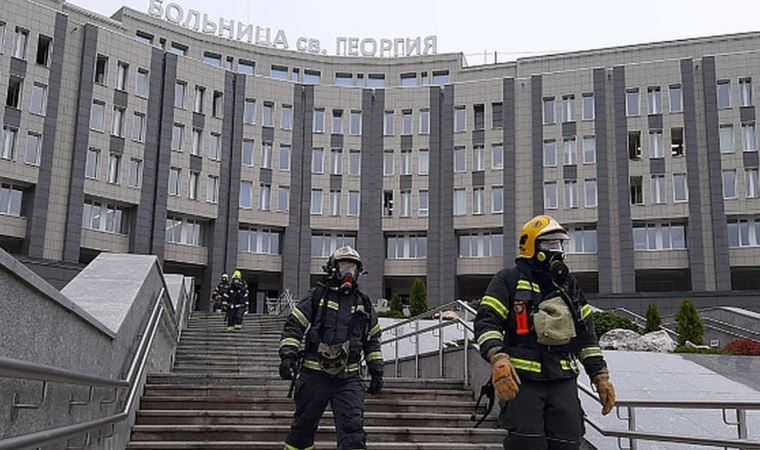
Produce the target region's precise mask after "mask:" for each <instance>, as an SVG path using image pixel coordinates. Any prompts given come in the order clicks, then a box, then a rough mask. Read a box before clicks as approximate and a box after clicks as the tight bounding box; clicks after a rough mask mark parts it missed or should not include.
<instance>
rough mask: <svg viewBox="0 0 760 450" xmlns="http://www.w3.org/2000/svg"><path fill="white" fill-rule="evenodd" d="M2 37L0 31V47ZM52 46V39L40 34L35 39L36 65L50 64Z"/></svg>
mask: <svg viewBox="0 0 760 450" xmlns="http://www.w3.org/2000/svg"><path fill="white" fill-rule="evenodd" d="M2 43H3V37H2V32H1V31H0V46H2ZM52 45H53V39H52V38H50V37H47V36H44V35H42V34H40V35H39V37H38V39H37V58H36V62H37V64H39V65H41V66H47V65H48V63H50V47H51V46H52Z"/></svg>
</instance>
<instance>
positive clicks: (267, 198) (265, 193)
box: [259, 183, 272, 211]
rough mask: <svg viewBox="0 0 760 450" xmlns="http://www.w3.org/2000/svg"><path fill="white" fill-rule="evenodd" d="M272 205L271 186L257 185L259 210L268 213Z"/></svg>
mask: <svg viewBox="0 0 760 450" xmlns="http://www.w3.org/2000/svg"><path fill="white" fill-rule="evenodd" d="M271 205H272V186H271V185H269V184H264V183H262V184H260V185H259V210H261V211H269V210H270V209H271Z"/></svg>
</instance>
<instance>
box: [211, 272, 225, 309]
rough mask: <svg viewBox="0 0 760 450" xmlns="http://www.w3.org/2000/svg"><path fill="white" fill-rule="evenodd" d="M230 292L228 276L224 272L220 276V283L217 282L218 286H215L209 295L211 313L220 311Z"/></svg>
mask: <svg viewBox="0 0 760 450" xmlns="http://www.w3.org/2000/svg"><path fill="white" fill-rule="evenodd" d="M229 290H230V276H229V275H227V272H224V273H223V274H222V281H220V282H219V284H217V285H216V287H215V288H214V292H213V293H212V294H211V303H212V308H211V310H212V311H213V312H217V311H221V310H222V309H223V308H222V302H223V301H224V300H225V299H226V298H227V297H228V294H229Z"/></svg>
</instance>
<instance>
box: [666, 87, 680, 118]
mask: <svg viewBox="0 0 760 450" xmlns="http://www.w3.org/2000/svg"><path fill="white" fill-rule="evenodd" d="M669 90H670V112H672V113H677V112H683V95H682V93H681V85H680V84H671V85H670V88H669Z"/></svg>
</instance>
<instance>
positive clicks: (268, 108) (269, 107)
mask: <svg viewBox="0 0 760 450" xmlns="http://www.w3.org/2000/svg"><path fill="white" fill-rule="evenodd" d="M261 126H262V127H270V128H271V127H274V103H271V102H264V106H263V107H262V109H261Z"/></svg>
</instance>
